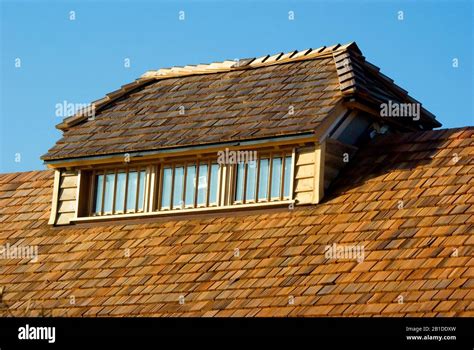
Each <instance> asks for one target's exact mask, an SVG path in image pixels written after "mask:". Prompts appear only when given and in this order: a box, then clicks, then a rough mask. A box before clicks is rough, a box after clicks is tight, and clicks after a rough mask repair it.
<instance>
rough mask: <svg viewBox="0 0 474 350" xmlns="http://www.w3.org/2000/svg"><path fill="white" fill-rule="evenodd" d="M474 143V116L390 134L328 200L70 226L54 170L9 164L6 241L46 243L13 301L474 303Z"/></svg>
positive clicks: (3, 220) (1, 232)
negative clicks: (57, 221)
mask: <svg viewBox="0 0 474 350" xmlns="http://www.w3.org/2000/svg"><path fill="white" fill-rule="evenodd" d="M473 155H474V127H467V128H461V129H447V130H437V131H426V132H417V133H406V134H401V135H398V136H393V135H387V136H383V137H381V138H380V139H379V140H378V141H375V144H369V145H367V146H366V147H364V148H363V149H361V151H360V153H358V155H357V156H356V159H354V161H353V162H352V163H351V164H350V165H349V166H348V168H347V169H346V170H345V172H344V173H342V174H341V176H340V177H339V179H338V180H337V181H336V182H335V183H334V184H333V186H332V189H331V190H330V192H329V193H328V195H327V197H326V198H325V201H324V202H323V203H321V204H318V205H313V206H308V207H296V208H295V209H294V210H286V209H283V210H282V209H274V210H267V211H249V212H246V213H227V214H219V215H212V216H211V215H208V216H201V217H198V216H194V217H189V216H188V217H181V218H171V219H170V218H168V219H153V220H150V219H147V220H142V221H136V222H129V221H127V222H122V223H117V222H115V223H101V224H81V225H72V226H68V227H60V228H58V227H51V226H48V225H47V218H48V208H50V198H51V190H52V183H53V173H52V172H51V171H38V172H29V173H17V174H6V175H1V176H0V242H1V244H6V243H10V244H12V245H14V244H19V245H38V246H39V254H40V257H39V260H38V262H37V263H32V262H30V263H28V262H27V261H25V260H15V259H8V260H0V286H4V287H5V290H4V293H3V296H2V299H1V300H2V304H1V305H0V310H1V311H0V312H2V313H3V314H4V315H8V314H13V315H15V316H19V315H27V314H28V315H38V314H40V313H42V314H46V315H53V316H62V315H68V316H79V315H83V316H95V315H97V316H108V315H110V316H119V315H155V316H158V315H206V316H228V315H233V316H287V315H288V316H322V315H330V316H338V315H346V316H349V315H350V316H362V315H367V316H373V315H386V316H396V315H416V316H421V315H423V316H440V315H450V316H454V315H455V316H474V288H473V287H474V284H473V282H474V257H473V254H472V253H473V246H474V186H473V185H474V163H473V161H472V159H473ZM346 174H347V175H346ZM400 201H403V202H402V203H401V202H400ZM400 203H401V204H400ZM334 243H335V244H337V245H339V246H347V245H362V246H364V249H365V259H364V261H363V262H361V263H358V262H357V261H355V260H354V259H338V260H329V259H326V258H325V256H324V249H325V247H326V246H327V245H332V244H334ZM127 249H129V251H128V250H127ZM236 249H238V254H236V252H237V250H236ZM127 252H128V253H129V257H128V256H127ZM235 255H238V256H235ZM72 296H73V297H74V299H75V304H71V297H72ZM180 297H183V298H184V304H180V302H179V301H180ZM400 297H402V298H403V303H400V302H399V301H401V299H400ZM291 298H294V299H293V300H294V304H292V305H291V304H289V300H290V299H291ZM181 301H183V299H181Z"/></svg>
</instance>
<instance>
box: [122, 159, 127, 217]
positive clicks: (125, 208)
mask: <svg viewBox="0 0 474 350" xmlns="http://www.w3.org/2000/svg"><path fill="white" fill-rule="evenodd" d="M127 195H128V168H127V169H125V194H124V195H123V213H124V214H126V213H127V210H128V208H127Z"/></svg>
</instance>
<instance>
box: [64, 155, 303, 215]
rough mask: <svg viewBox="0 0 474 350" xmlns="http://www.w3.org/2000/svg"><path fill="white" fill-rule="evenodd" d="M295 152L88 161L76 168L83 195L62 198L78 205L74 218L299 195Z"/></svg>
mask: <svg viewBox="0 0 474 350" xmlns="http://www.w3.org/2000/svg"><path fill="white" fill-rule="evenodd" d="M294 152H295V150H294V148H293V147H291V146H286V147H284V148H282V149H280V148H276V149H273V150H272V151H268V150H265V151H262V152H258V157H255V159H252V160H250V161H248V160H245V161H239V162H238V163H237V164H234V162H233V161H232V159H231V161H229V162H222V161H221V160H220V159H219V158H218V157H217V156H216V155H215V153H214V154H213V155H212V154H202V155H196V156H191V157H189V156H188V157H187V158H184V157H167V158H166V159H163V160H161V159H156V160H150V161H147V162H145V161H142V162H141V163H137V164H133V162H132V163H130V164H127V165H125V166H124V165H122V166H115V167H114V166H107V167H102V168H101V167H100V165H96V166H94V167H92V168H93V169H91V166H86V167H84V168H83V169H80V168H79V169H78V170H77V173H76V174H77V175H76V176H77V180H76V182H77V195H76V196H75V197H74V196H71V198H69V197H65V196H62V197H61V196H60V198H59V202H60V206H61V207H69V206H72V205H75V206H76V207H77V208H78V209H77V211H76V212H75V219H74V220H78V219H81V218H94V217H122V216H123V217H128V216H130V215H138V214H143V215H151V214H153V213H155V214H160V213H163V214H166V213H180V212H191V211H196V210H197V211H203V210H219V209H225V208H234V207H245V206H249V205H260V206H262V205H275V204H277V205H278V204H279V203H287V202H290V201H291V200H292V199H293V190H292V186H293V176H294V166H295V165H294V164H295V153H294ZM255 154H257V152H255ZM65 174H66V173H64V175H65ZM73 174H74V173H73V172H71V177H72V176H73ZM64 175H63V177H64ZM70 181H73V180H67V181H66V180H63V181H61V180H59V181H58V183H59V187H60V188H59V189H58V192H59V193H65V191H69V189H67V188H65V189H61V186H63V184H66V183H67V182H70ZM63 200H64V203H62V201H63ZM68 201H69V202H68ZM73 201H75V202H76V203H75V204H73ZM66 202H67V204H65V203H66ZM60 215H62V213H60Z"/></svg>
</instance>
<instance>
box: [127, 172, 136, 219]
mask: <svg viewBox="0 0 474 350" xmlns="http://www.w3.org/2000/svg"><path fill="white" fill-rule="evenodd" d="M137 181H138V173H137V172H136V171H131V172H129V173H128V188H127V211H135V201H136V199H137Z"/></svg>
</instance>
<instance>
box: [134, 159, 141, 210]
mask: <svg viewBox="0 0 474 350" xmlns="http://www.w3.org/2000/svg"><path fill="white" fill-rule="evenodd" d="M140 172H141V169H140V168H137V190H136V191H135V192H136V193H135V213H137V212H138V198H139V197H140Z"/></svg>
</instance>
